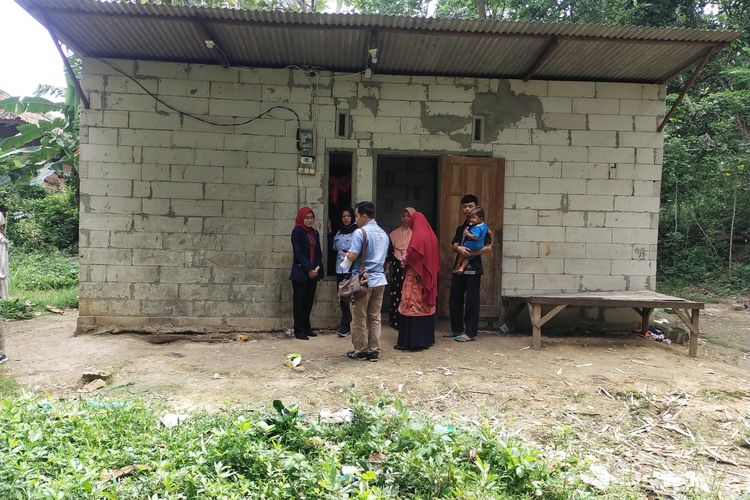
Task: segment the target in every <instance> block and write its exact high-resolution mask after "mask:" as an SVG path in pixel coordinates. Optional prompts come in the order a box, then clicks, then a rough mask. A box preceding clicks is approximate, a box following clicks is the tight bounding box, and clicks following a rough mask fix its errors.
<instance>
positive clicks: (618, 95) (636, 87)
mask: <svg viewBox="0 0 750 500" xmlns="http://www.w3.org/2000/svg"><path fill="white" fill-rule="evenodd" d="M642 96H643V92H642V85H641V84H640V83H610V82H596V97H598V98H608V99H623V98H624V99H641V97H642Z"/></svg>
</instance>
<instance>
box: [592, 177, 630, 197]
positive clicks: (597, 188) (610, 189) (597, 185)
mask: <svg viewBox="0 0 750 500" xmlns="http://www.w3.org/2000/svg"><path fill="white" fill-rule="evenodd" d="M586 189H587V191H588V193H589V194H592V195H624V196H631V195H632V194H633V181H631V180H628V179H589V180H587V181H586Z"/></svg>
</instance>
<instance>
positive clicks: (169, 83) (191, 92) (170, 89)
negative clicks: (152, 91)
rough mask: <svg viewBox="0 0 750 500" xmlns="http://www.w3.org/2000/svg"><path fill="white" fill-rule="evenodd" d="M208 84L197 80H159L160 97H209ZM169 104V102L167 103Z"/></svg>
mask: <svg viewBox="0 0 750 500" xmlns="http://www.w3.org/2000/svg"><path fill="white" fill-rule="evenodd" d="M210 85H211V84H210V82H205V81H197V80H177V79H173V78H161V79H159V95H160V96H179V97H209V95H210ZM168 102H170V103H171V101H168Z"/></svg>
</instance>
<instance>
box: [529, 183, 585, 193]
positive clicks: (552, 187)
mask: <svg viewBox="0 0 750 500" xmlns="http://www.w3.org/2000/svg"><path fill="white" fill-rule="evenodd" d="M539 182H540V184H539V192H540V193H561V194H562V193H565V194H586V180H585V179H540V180H539Z"/></svg>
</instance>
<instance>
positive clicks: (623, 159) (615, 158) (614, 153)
mask: <svg viewBox="0 0 750 500" xmlns="http://www.w3.org/2000/svg"><path fill="white" fill-rule="evenodd" d="M588 152H589V154H588V161H589V163H635V148H632V147H630V148H624V147H620V148H606V147H590V148H588ZM584 161H585V160H584Z"/></svg>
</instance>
